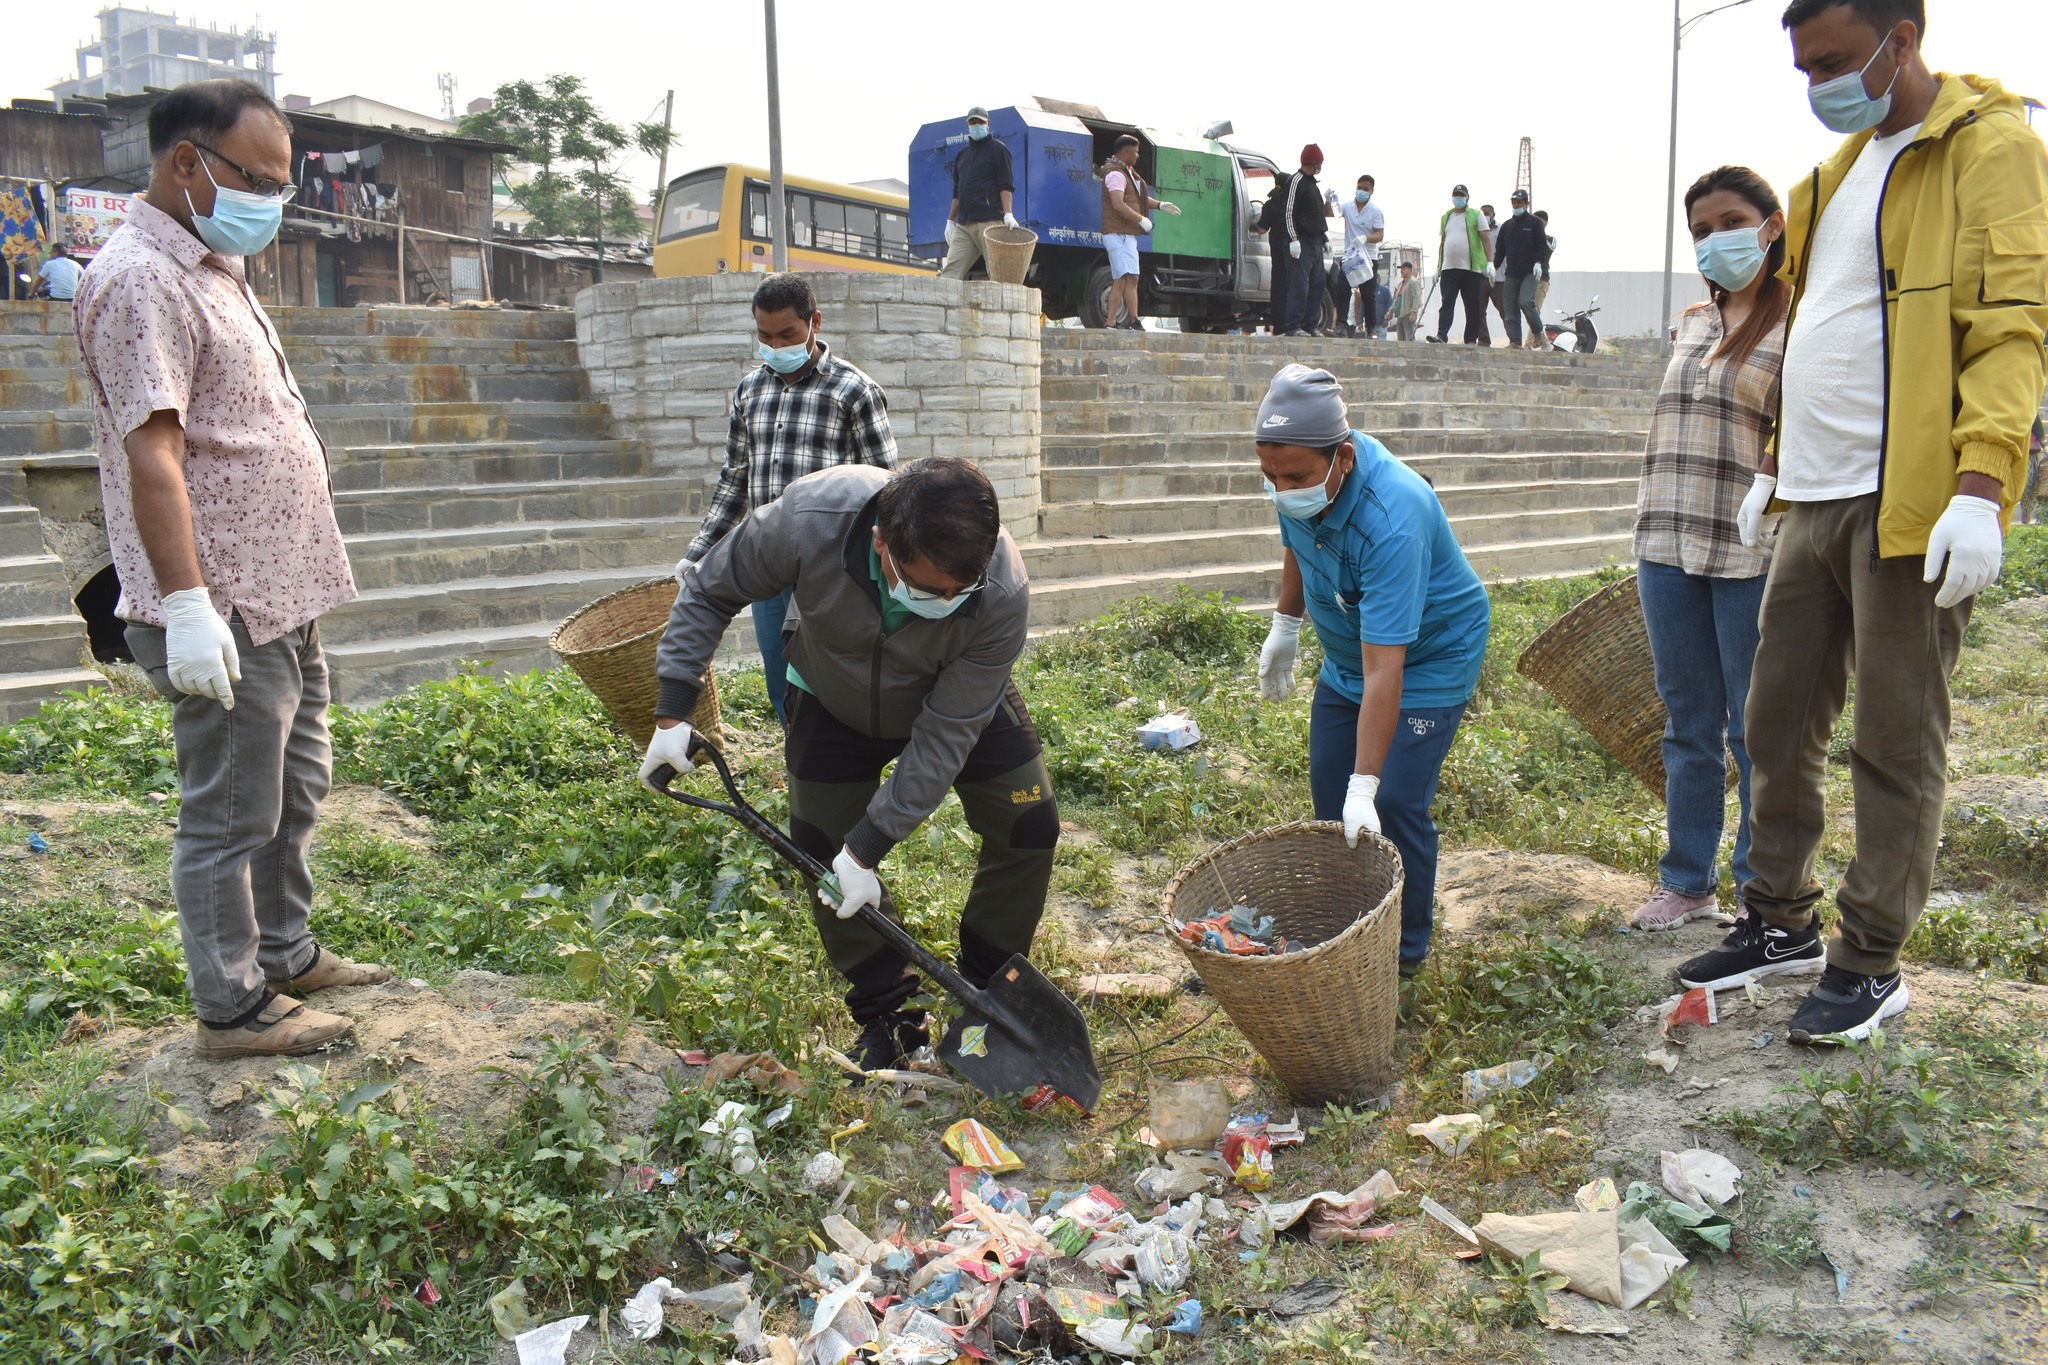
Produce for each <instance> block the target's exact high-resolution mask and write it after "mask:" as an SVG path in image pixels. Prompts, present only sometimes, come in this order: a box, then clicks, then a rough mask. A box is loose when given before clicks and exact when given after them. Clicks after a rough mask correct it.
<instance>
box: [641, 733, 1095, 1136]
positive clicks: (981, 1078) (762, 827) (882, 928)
mask: <svg viewBox="0 0 2048 1365" xmlns="http://www.w3.org/2000/svg"><path fill="white" fill-rule="evenodd" d="M690 756H691V757H692V758H693V759H694V758H699V757H703V758H709V759H710V760H711V766H712V767H714V768H716V769H718V779H719V781H721V782H723V783H724V784H725V790H726V792H727V793H728V794H729V795H730V796H731V797H732V802H731V804H730V805H728V804H727V803H725V802H723V801H712V800H709V799H707V798H705V797H701V796H691V795H688V794H686V793H684V792H679V791H674V790H672V789H671V788H670V787H669V783H670V782H672V781H674V780H675V776H676V771H675V769H673V768H671V767H668V766H667V765H665V764H664V765H663V766H662V767H659V768H657V769H655V770H654V772H653V773H652V774H650V780H651V781H652V782H653V784H654V786H655V787H656V788H657V789H659V790H660V792H661V794H662V795H663V796H666V797H668V798H669V799H670V800H671V801H677V802H680V803H682V804H683V805H685V806H696V807H697V808H699V809H700V810H715V811H717V812H719V813H720V814H721V815H730V816H731V817H732V818H733V819H735V820H737V821H739V822H740V824H742V825H743V826H745V827H746V828H747V829H748V830H749V831H751V832H752V833H753V834H754V835H755V836H756V837H758V838H759V839H760V840H761V841H762V842H763V843H765V844H767V845H768V847H770V848H772V849H774V850H775V851H776V853H778V854H780V855H781V856H782V858H783V859H784V861H786V862H788V863H789V864H790V865H792V866H793V867H795V868H796V869H797V871H799V872H801V873H803V874H804V875H805V876H806V877H809V878H810V879H811V880H812V881H814V882H816V883H818V885H819V887H820V889H822V890H823V891H824V892H825V893H826V895H827V896H829V897H830V898H831V899H832V900H835V901H836V900H838V899H839V898H840V894H841V893H840V890H839V879H838V878H837V877H835V876H833V875H832V869H830V868H828V867H826V866H824V865H823V864H822V863H820V862H819V861H818V860H817V859H816V858H813V857H812V856H811V855H810V854H808V853H806V852H804V851H803V850H802V849H801V848H798V847H797V846H796V844H795V843H794V842H793V841H792V840H791V839H790V837H789V836H788V835H786V834H784V833H783V832H782V831H781V830H780V829H777V828H776V827H775V825H774V824H773V822H771V821H770V820H769V819H768V817H766V816H764V815H762V814H761V812H759V811H757V810H755V809H754V808H753V807H752V806H751V805H749V804H747V799H746V798H745V797H743V796H741V795H740V789H739V785H738V784H737V783H736V782H734V781H733V776H732V770H731V769H730V768H728V767H727V766H726V763H725V756H724V755H723V754H721V753H719V751H718V750H717V749H716V748H715V747H713V746H712V745H711V744H710V743H709V742H707V741H706V740H705V739H704V738H703V737H702V736H701V735H698V736H693V737H692V738H691V741H690ZM854 913H855V914H856V915H857V916H858V917H859V918H860V920H861V921H862V922H863V923H864V924H866V925H867V926H868V927H869V928H870V929H873V930H874V931H875V932H876V933H877V934H880V935H881V936H882V938H883V940H884V941H885V942H887V943H888V945H889V946H890V947H892V948H894V949H895V950H896V951H897V952H899V953H901V954H903V956H904V957H906V958H908V959H909V960H910V961H911V963H912V964H913V965H915V966H916V967H917V969H918V970H919V971H921V972H923V973H924V974H925V975H926V976H928V977H930V978H931V979H932V980H934V981H936V982H938V983H939V985H941V986H942V987H944V988H945V990H946V993H947V994H948V995H950V996H952V997H953V998H954V999H955V1000H957V1001H959V1002H960V1004H961V1005H962V1007H963V1008H962V1009H961V1011H960V1013H959V1014H957V1015H956V1016H955V1017H954V1019H953V1025H952V1027H951V1028H949V1029H947V1030H946V1036H945V1037H944V1038H943V1039H941V1040H940V1042H939V1058H940V1060H942V1061H944V1062H945V1063H946V1065H948V1066H950V1067H952V1068H953V1069H954V1070H955V1071H958V1072H959V1073H960V1074H961V1075H962V1076H965V1077H966V1078H967V1079H968V1081H969V1082H970V1083H971V1084H972V1085H973V1086H974V1088H975V1089H976V1090H979V1091H981V1092H982V1093H983V1094H985V1095H993V1096H997V1097H1001V1096H1005V1095H1023V1094H1030V1093H1032V1092H1034V1091H1036V1090H1037V1089H1038V1088H1039V1087H1040V1086H1048V1087H1050V1088H1052V1089H1053V1090H1057V1091H1058V1092H1059V1093H1060V1094H1062V1095H1065V1096H1066V1097H1067V1098H1069V1099H1071V1100H1072V1101H1073V1102H1074V1103H1076V1104H1078V1105H1080V1106H1081V1108H1082V1109H1084V1110H1091V1111H1092V1110H1093V1109H1094V1108H1095V1102H1096V1100H1098V1099H1100V1098H1101V1096H1102V1077H1101V1075H1100V1074H1099V1073H1098V1072H1097V1071H1096V1069H1095V1050H1094V1048H1093V1047H1091V1046H1090V1045H1089V1042H1088V1021H1087V1020H1086V1019H1084V1018H1083V1017H1082V1016H1081V1011H1080V1008H1079V1007H1078V1006H1076V1005H1075V1004H1074V1002H1073V1001H1071V1000H1069V999H1067V997H1066V996H1064V995H1062V994H1061V993H1060V989H1059V987H1057V986H1055V985H1053V984H1052V982H1050V981H1048V980H1046V978H1045V974H1044V973H1043V972H1040V971H1039V970H1038V968H1036V967H1034V966H1032V965H1031V963H1030V961H1029V960H1028V959H1026V958H1025V957H1024V956H1023V955H1022V954H1013V955H1012V956H1011V958H1010V960H1009V961H1008V962H1005V963H1004V964H1003V966H1002V969H1001V970H999V971H998V972H997V973H996V974H995V976H994V977H993V978H992V979H991V980H990V981H989V983H988V986H987V988H986V989H982V988H979V987H976V986H972V985H969V984H968V982H967V979H966V978H965V977H963V976H961V975H960V973H959V972H957V971H955V970H954V969H953V968H952V967H950V966H948V965H947V964H946V963H944V962H941V961H940V960H939V959H938V958H937V957H936V956H934V955H933V954H932V953H931V952H930V951H929V950H928V949H926V948H925V947H924V945H923V944H921V943H919V942H918V941H917V940H916V939H914V938H912V937H911V936H910V935H909V934H908V933H906V932H905V931H904V928H903V926H902V925H900V924H898V923H897V922H896V921H895V920H892V919H890V918H889V917H888V916H887V915H885V914H883V913H882V912H881V910H880V909H879V908H878V907H876V906H872V905H863V906H862V907H861V908H860V909H859V910H857V911H855V912H854Z"/></svg>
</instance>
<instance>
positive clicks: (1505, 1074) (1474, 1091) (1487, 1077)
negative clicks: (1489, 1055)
mask: <svg viewBox="0 0 2048 1365" xmlns="http://www.w3.org/2000/svg"><path fill="white" fill-rule="evenodd" d="M1556 1060H1557V1058H1555V1057H1553V1056H1552V1055H1551V1054H1550V1053H1548V1052H1539V1053H1537V1054H1536V1055H1535V1056H1533V1057H1517V1058H1515V1059H1514V1060H1513V1061H1511V1062H1502V1063H1501V1064H1500V1065H1499V1066H1488V1067H1480V1068H1477V1069H1475V1070H1472V1071H1468V1072H1466V1073H1465V1103H1467V1104H1484V1103H1486V1101H1487V1100H1488V1099H1490V1098H1491V1097H1493V1096H1495V1095H1498V1094H1501V1093H1502V1092H1504V1091H1508V1090H1519V1089H1521V1088H1522V1087H1523V1086H1525V1085H1527V1084H1528V1083H1529V1082H1531V1081H1533V1080H1535V1079H1536V1078H1537V1077H1538V1076H1541V1075H1542V1074H1543V1073H1544V1072H1545V1071H1548V1070H1549V1069H1550V1064H1551V1063H1552V1062H1554V1061H1556Z"/></svg>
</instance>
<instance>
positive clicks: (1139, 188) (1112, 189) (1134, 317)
mask: <svg viewBox="0 0 2048 1365" xmlns="http://www.w3.org/2000/svg"><path fill="white" fill-rule="evenodd" d="M1152 209H1158V210H1159V211H1160V212H1162V213H1176V214H1177V213H1179V212H1180V209H1179V208H1178V207H1176V206H1175V205H1173V204H1169V203H1167V202H1166V201H1165V200H1164V199H1154V198H1153V197H1152V196H1151V195H1150V194H1149V193H1147V192H1146V189H1145V181H1144V178H1143V177H1142V176H1140V175H1139V174H1138V139H1136V138H1135V137H1132V136H1131V135H1130V134H1129V133H1125V134H1124V135H1123V136H1121V137H1119V138H1118V139H1117V140H1116V147H1115V149H1114V150H1112V151H1111V152H1110V154H1109V160H1107V161H1105V162H1103V163H1102V249H1103V250H1104V251H1106V252H1108V253H1109V306H1108V307H1106V308H1104V309H1103V310H1102V325H1103V326H1104V327H1109V328H1121V329H1123V330H1125V331H1131V332H1142V331H1144V330H1145V324H1143V323H1141V322H1139V321H1138V238H1139V237H1140V236H1142V235H1144V234H1145V233H1148V232H1150V231H1151V230H1152V219H1151V217H1150V210H1152ZM1119 306H1121V308H1122V310H1123V318H1124V320H1123V321H1122V322H1118V321H1117V320H1116V319H1117V310H1118V308H1119Z"/></svg>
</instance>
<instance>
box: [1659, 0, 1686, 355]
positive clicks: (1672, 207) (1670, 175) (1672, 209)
mask: <svg viewBox="0 0 2048 1365" xmlns="http://www.w3.org/2000/svg"><path fill="white" fill-rule="evenodd" d="M1682 33H1683V30H1682V29H1680V28H1679V24H1678V0H1671V153H1670V159H1669V161H1668V163H1667V165H1666V167H1665V175H1664V304H1663V307H1662V308H1660V309H1659V310H1658V313H1657V349H1658V351H1659V352H1661V353H1664V354H1667V355H1668V354H1669V353H1670V351H1671V247H1672V243H1673V242H1674V240H1676V237H1677V234H1678V42H1679V38H1680V36H1681V35H1682Z"/></svg>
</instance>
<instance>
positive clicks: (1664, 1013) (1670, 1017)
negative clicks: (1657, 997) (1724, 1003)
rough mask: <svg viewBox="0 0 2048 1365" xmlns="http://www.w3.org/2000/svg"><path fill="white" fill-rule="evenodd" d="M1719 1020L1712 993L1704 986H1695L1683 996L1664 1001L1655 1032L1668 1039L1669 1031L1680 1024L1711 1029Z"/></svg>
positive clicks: (1719, 1015) (1719, 1013) (1717, 1008)
mask: <svg viewBox="0 0 2048 1365" xmlns="http://www.w3.org/2000/svg"><path fill="white" fill-rule="evenodd" d="M1720 1020H1721V1012H1720V1009H1719V1007H1718V1006H1716V1005H1715V1004H1714V993H1713V992H1712V991H1710V990H1708V989H1707V988H1706V987H1705V986H1695V987H1693V988H1692V989H1691V990H1689V991H1687V992H1686V993H1685V994H1684V995H1674V996H1672V997H1671V998H1670V999H1669V1000H1666V1001H1665V1002H1664V1004H1663V1006H1662V1007H1661V1009H1660V1017H1659V1019H1658V1021H1657V1032H1658V1033H1659V1034H1661V1035H1662V1036H1664V1037H1666V1038H1669V1037H1670V1036H1671V1030H1672V1029H1674V1028H1676V1027H1678V1026H1679V1025H1680V1024H1697V1025H1699V1026H1700V1027H1701V1028H1711V1027H1712V1026H1713V1025H1715V1024H1717V1023H1719V1022H1720Z"/></svg>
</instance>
